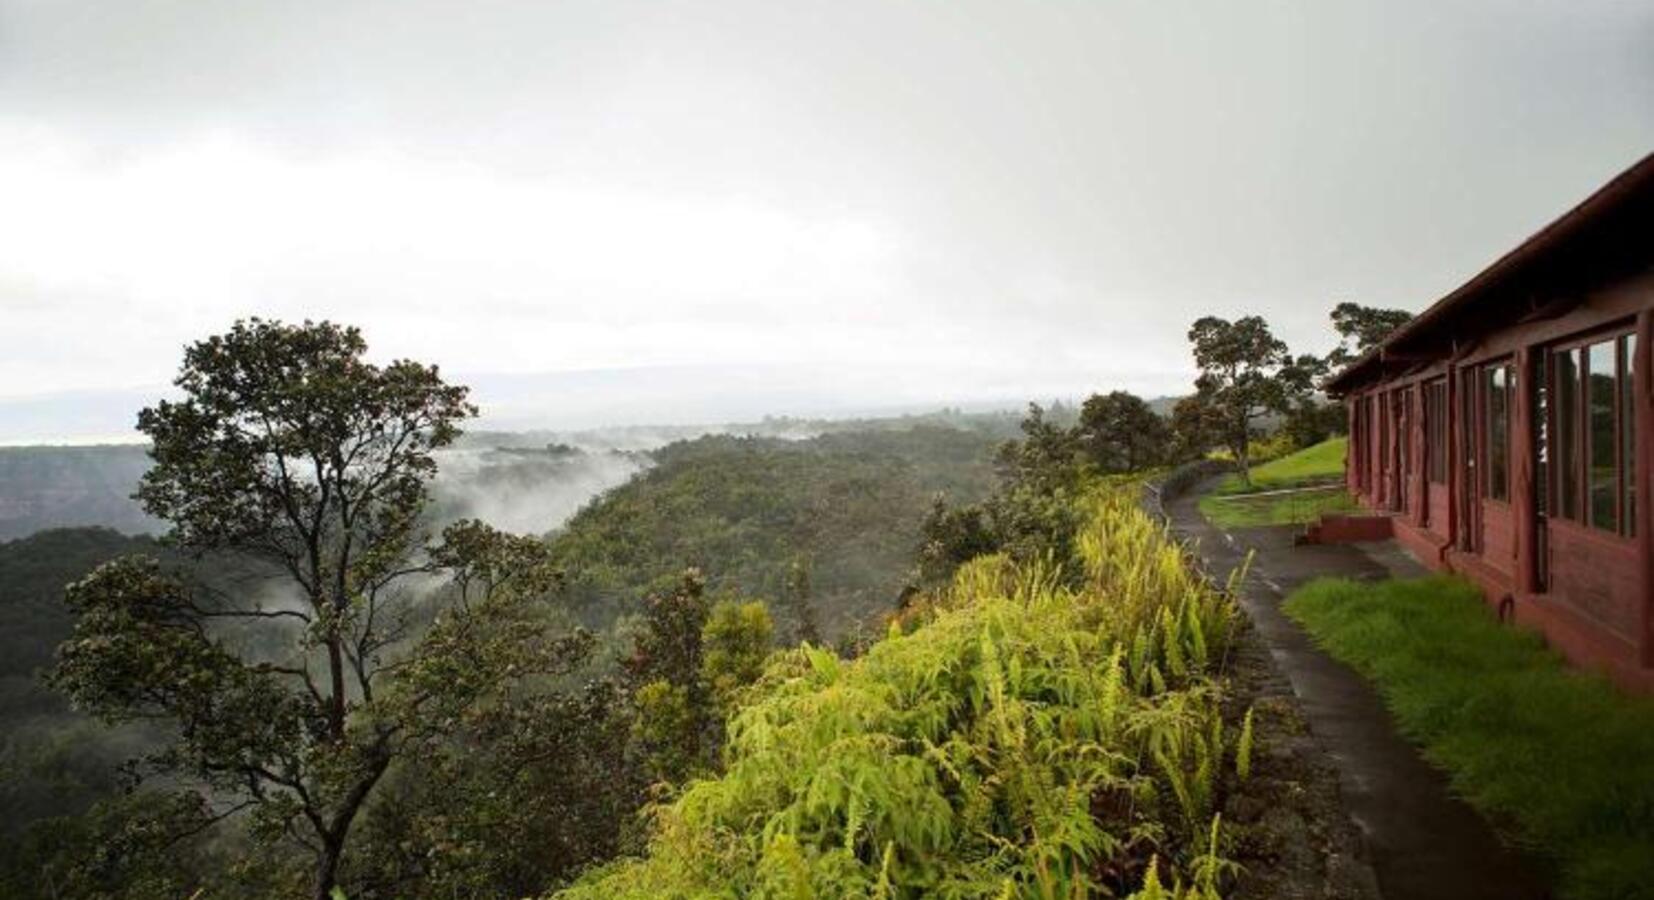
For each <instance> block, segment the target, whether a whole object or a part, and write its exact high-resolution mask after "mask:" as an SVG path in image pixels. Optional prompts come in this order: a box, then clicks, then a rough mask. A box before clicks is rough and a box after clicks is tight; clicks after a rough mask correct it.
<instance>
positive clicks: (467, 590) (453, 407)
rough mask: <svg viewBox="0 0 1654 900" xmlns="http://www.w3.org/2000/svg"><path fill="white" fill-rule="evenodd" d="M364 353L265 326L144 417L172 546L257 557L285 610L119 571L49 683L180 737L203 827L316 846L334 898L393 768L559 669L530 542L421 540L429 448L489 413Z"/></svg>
mask: <svg viewBox="0 0 1654 900" xmlns="http://www.w3.org/2000/svg"><path fill="white" fill-rule="evenodd" d="M366 350H367V346H366V343H365V341H364V340H363V339H362V336H361V334H360V333H359V332H358V331H357V330H356V329H354V328H347V327H341V326H338V325H334V324H330V323H326V322H322V323H311V322H305V323H304V324H302V325H286V324H282V323H280V322H271V321H260V320H258V319H253V320H249V321H245V322H238V323H236V325H235V326H234V327H233V328H232V329H231V330H230V331H229V332H228V333H226V334H223V335H219V336H215V337H211V338H208V339H207V340H204V341H201V342H199V343H196V344H194V345H192V346H191V347H189V348H187V349H186V351H185V355H184V363H183V367H182V370H181V372H180V374H179V376H178V378H177V381H176V384H177V386H178V387H179V388H180V389H181V390H182V392H183V395H184V396H183V399H182V400H179V401H177V402H172V401H163V402H162V403H160V404H158V405H156V406H154V407H151V408H149V409H145V410H144V411H143V412H142V413H141V414H140V415H139V419H138V427H139V429H140V430H141V431H143V432H144V433H145V434H146V435H147V436H148V437H149V439H150V440H151V442H152V445H153V449H152V450H151V453H152V455H153V457H154V460H155V465H154V467H153V468H152V469H151V470H150V471H149V473H148V474H147V475H145V476H144V479H143V481H142V484H141V486H140V487H139V490H138V494H137V497H138V499H139V500H140V501H141V502H142V504H143V505H144V507H145V509H146V510H147V511H148V512H149V513H150V514H152V515H155V516H157V517H159V518H162V519H165V520H167V521H168V522H170V523H171V524H172V531H171V532H170V535H169V540H170V541H171V542H172V543H174V544H175V545H176V546H178V547H179V548H181V549H182V550H185V551H188V552H190V553H193V554H197V555H200V554H208V553H215V552H229V553H234V554H236V555H238V556H244V557H250V558H253V559H257V560H262V561H263V562H264V563H266V564H268V565H270V566H272V567H273V568H274V569H275V570H276V571H278V572H279V573H280V575H279V576H277V577H279V579H280V580H282V581H284V582H285V583H286V586H287V591H288V595H289V596H290V597H291V600H290V601H289V600H279V601H278V600H273V599H272V598H273V597H277V596H281V595H280V594H278V593H277V592H274V591H272V590H270V589H269V586H268V585H257V586H253V587H248V588H246V589H242V590H232V591H223V590H207V589H204V588H203V587H202V586H200V585H196V584H192V583H189V582H186V581H184V580H182V579H180V578H177V577H175V576H173V575H171V574H169V573H168V572H166V571H164V570H163V569H162V568H161V567H160V566H159V565H158V564H157V563H156V562H155V561H154V560H152V559H145V558H141V557H127V558H123V559H121V560H117V561H115V562H113V563H110V564H107V565H105V566H103V567H102V568H100V569H98V570H97V571H96V572H95V573H94V574H92V575H91V576H89V577H88V578H86V579H85V580H83V581H81V582H79V583H77V584H76V585H74V586H73V588H72V589H71V590H70V592H69V597H68V599H69V602H70V604H71V606H72V607H74V609H75V611H76V612H77V613H78V614H79V617H80V618H79V621H78V624H77V626H76V629H75V633H74V636H73V637H72V638H71V639H70V640H69V641H67V642H65V643H64V644H63V646H62V647H61V648H60V651H59V662H58V666H57V669H56V671H55V674H54V679H55V681H56V683H57V685H59V686H60V687H61V688H62V689H64V690H65V691H66V692H67V693H68V694H69V695H70V696H71V698H72V699H74V700H75V702H76V703H78V704H79V705H80V706H81V707H83V708H86V709H89V710H91V711H92V712H94V713H96V714H98V715H100V716H102V717H103V718H105V719H107V720H111V721H128V720H135V719H146V720H159V721H163V722H167V723H170V724H171V725H172V726H173V727H174V729H175V735H176V737H175V740H174V741H173V743H172V744H171V746H170V747H169V748H168V749H167V750H166V751H165V752H162V753H160V754H157V755H155V756H153V757H152V758H150V760H149V763H150V766H151V769H150V771H155V772H159V773H161V774H164V775H165V776H166V779H167V783H181V782H182V783H192V784H194V785H197V786H200V788H203V789H205V791H204V793H203V794H202V796H207V797H211V798H212V799H213V805H214V808H213V810H212V811H211V813H210V818H218V817H224V816H228V815H231V814H233V813H235V812H237V811H241V810H247V811H249V812H250V813H251V814H252V833H253V834H255V835H257V836H259V837H262V838H265V839H269V840H287V841H290V842H292V843H295V844H297V845H299V846H302V847H304V848H306V849H307V850H308V851H309V852H310V853H311V854H312V855H313V860H314V866H313V878H312V884H311V890H312V893H313V895H314V896H315V897H318V898H323V897H327V896H328V895H329V893H330V892H331V891H332V889H333V888H334V887H335V886H337V885H338V884H339V880H340V867H341V863H342V861H343V859H344V856H345V852H346V847H347V844H348V842H349V838H350V835H351V831H352V827H353V825H354V824H355V823H356V822H357V821H358V818H359V815H360V813H361V812H362V810H363V809H364V807H365V805H366V804H367V802H368V800H369V798H370V797H371V796H373V794H374V791H375V788H376V786H377V785H378V784H379V783H380V781H381V779H382V778H383V776H384V775H385V774H386V772H387V771H388V770H389V769H390V768H391V767H392V765H393V763H395V762H397V761H398V760H401V759H404V758H407V757H409V756H411V755H417V754H419V753H421V752H422V750H424V749H428V748H429V747H430V746H432V745H433V744H434V743H437V742H441V741H443V740H444V739H445V737H446V736H447V735H448V734H449V733H450V732H451V730H452V729H453V728H454V727H455V724H456V723H457V722H458V721H459V718H460V713H461V712H462V711H464V710H467V709H470V708H473V707H475V706H476V705H477V704H481V703H484V702H485V701H486V699H487V698H488V697H490V696H500V695H503V694H505V693H507V692H508V689H509V686H510V685H511V684H512V683H513V682H514V680H515V679H518V678H521V677H526V676H527V675H528V674H529V673H531V672H533V671H534V670H536V669H547V670H555V669H556V668H557V666H558V665H559V664H560V661H561V660H562V659H563V658H564V656H566V654H565V653H562V652H559V651H557V650H555V649H553V648H550V647H547V646H543V645H542V635H540V633H539V632H538V631H536V630H535V628H534V627H533V625H532V623H529V622H526V621H523V620H520V619H517V618H515V617H513V616H509V615H506V612H507V610H508V608H509V607H510V606H511V605H512V604H517V603H521V602H524V598H528V597H532V596H535V595H537V594H540V593H543V592H544V591H545V590H546V589H548V588H549V586H550V585H551V583H552V579H553V578H554V575H553V573H552V572H551V571H550V568H549V566H548V565H547V561H546V557H545V553H544V548H543V547H541V546H540V545H539V544H538V542H535V541H531V540H527V539H509V538H507V537H506V536H502V535H500V534H498V533H497V532H494V531H493V530H492V529H489V528H487V527H486V526H482V525H480V524H478V523H463V524H461V525H457V526H453V527H451V528H450V529H448V530H447V531H446V532H445V534H444V538H443V540H442V542H441V543H440V544H438V545H437V546H435V547H427V546H426V543H425V542H426V540H427V535H426V534H425V532H424V530H423V528H422V526H421V511H422V509H423V508H424V506H425V503H426V499H427V484H428V482H429V480H430V478H431V477H432V476H433V474H434V473H435V470H436V462H435V460H434V458H433V455H432V454H433V451H435V450H437V449H438V448H441V447H443V446H445V445H447V444H449V443H451V442H452V441H453V440H454V438H455V437H456V436H457V435H458V433H459V430H458V424H459V423H460V422H461V421H462V420H463V419H465V418H466V417H468V416H470V415H473V414H474V413H475V408H474V407H473V406H472V405H471V404H470V403H468V402H467V400H466V389H465V388H463V387H458V386H453V385H449V384H446V383H444V382H443V380H442V379H441V377H440V376H439V375H438V373H437V370H436V368H435V367H432V366H425V365H421V364H418V363H415V362H411V361H396V362H392V363H389V364H388V365H384V366H379V365H375V364H371V363H369V362H367V361H366V360H365V359H364V356H365V353H366ZM444 575H446V576H451V577H452V579H453V580H452V581H451V582H447V583H450V584H452V587H451V588H449V590H448V591H447V592H446V593H442V594H439V595H437V596H436V597H433V593H432V585H433V576H436V578H437V579H439V581H438V583H443V582H442V581H441V580H440V579H443V578H444ZM438 598H441V602H439V600H438ZM433 609H435V610H438V611H437V612H436V614H435V618H434V621H433V622H432V623H431V624H430V626H429V627H428V628H427V629H426V630H425V631H424V632H423V634H422V635H420V636H418V637H415V636H414V635H413V634H412V631H411V625H413V624H414V623H415V621H416V620H419V619H421V617H424V618H428V617H429V616H430V614H431V612H432V611H433ZM502 622H504V623H509V626H508V627H504V628H503V630H501V628H500V627H496V626H498V625H499V623H502ZM251 634H256V639H255V640H250V639H249V638H248V636H249V635H251Z"/></svg>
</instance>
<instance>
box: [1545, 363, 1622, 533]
mask: <svg viewBox="0 0 1654 900" xmlns="http://www.w3.org/2000/svg"><path fill="white" fill-rule="evenodd" d="M1636 352H1637V339H1636V337H1635V336H1634V335H1630V334H1621V335H1616V336H1613V337H1608V338H1604V339H1599V340H1595V341H1591V342H1589V343H1587V344H1584V345H1581V346H1573V347H1566V348H1562V349H1559V350H1556V351H1554V352H1553V353H1552V354H1551V359H1552V364H1553V371H1554V378H1555V391H1554V394H1555V400H1554V402H1553V404H1552V405H1553V406H1554V409H1553V410H1551V416H1552V419H1553V421H1554V423H1555V434H1556V465H1555V466H1554V469H1555V475H1554V476H1553V480H1554V482H1555V485H1556V494H1557V510H1556V514H1557V515H1558V516H1559V517H1562V518H1566V519H1571V520H1573V521H1575V522H1580V523H1582V524H1586V525H1590V526H1591V527H1593V528H1597V529H1600V530H1602V531H1608V532H1613V533H1615V534H1623V535H1631V534H1634V533H1635V530H1636V529H1635V523H1634V519H1635V512H1636V501H1635V498H1634V492H1635V490H1636V430H1637V429H1636V408H1635V405H1634V401H1633V389H1632V384H1633V382H1632V375H1633V371H1632V367H1633V361H1634V359H1635V357H1636Z"/></svg>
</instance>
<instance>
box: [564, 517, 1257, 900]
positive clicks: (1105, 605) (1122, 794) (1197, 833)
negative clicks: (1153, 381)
mask: <svg viewBox="0 0 1654 900" xmlns="http://www.w3.org/2000/svg"><path fill="white" fill-rule="evenodd" d="M1133 497H1134V494H1133V493H1132V492H1127V491H1112V492H1100V493H1099V494H1098V495H1097V496H1096V497H1095V498H1094V499H1093V500H1092V501H1090V502H1089V503H1088V509H1089V513H1088V518H1087V521H1088V524H1087V526H1086V528H1085V530H1084V533H1083V534H1082V537H1081V539H1080V556H1081V561H1080V562H1079V563H1078V564H1079V565H1081V566H1082V568H1083V571H1084V573H1085V574H1084V578H1083V579H1082V584H1081V586H1080V587H1079V588H1078V589H1071V588H1067V587H1064V586H1062V584H1061V582H1060V581H1059V580H1058V579H1057V578H1055V577H1054V574H1053V572H1052V570H1051V569H1050V568H1049V567H1048V566H1037V565H1036V566H1018V565H1015V564H1012V563H1010V562H1009V561H1007V560H1006V559H1005V558H1003V557H997V556H995V557H984V558H979V559H977V560H976V561H974V562H972V563H970V564H967V565H966V566H965V567H964V568H962V569H961V570H960V572H959V574H958V576H957V578H956V580H955V582H954V584H953V586H952V587H951V589H950V590H948V591H946V592H944V593H943V594H942V595H941V596H939V597H936V598H932V599H931V600H930V601H929V602H921V603H919V604H918V605H917V606H916V607H915V608H913V609H911V610H910V611H909V614H908V619H907V620H906V621H905V622H904V623H903V624H904V625H905V627H906V628H907V629H910V630H908V631H907V633H899V632H893V633H892V635H891V636H889V637H887V638H886V639H884V640H882V641H880V642H879V643H877V644H875V645H874V646H873V647H872V648H871V650H870V651H869V652H868V653H867V654H866V655H865V656H863V657H861V658H859V659H856V660H852V661H846V660H840V659H838V658H836V657H834V656H833V655H832V654H831V653H828V652H825V651H819V650H798V651H789V652H787V653H783V654H780V655H778V656H776V657H774V658H772V661H771V664H770V667H769V671H768V673H767V674H766V676H765V678H764V679H763V680H762V681H760V682H759V684H758V685H757V686H756V687H755V688H754V689H753V694H752V696H750V697H749V699H748V702H747V703H746V705H745V706H744V707H743V708H742V709H741V710H739V711H738V712H737V713H736V714H735V716H734V717H733V718H732V720H731V724H730V739H729V743H728V746H727V747H726V751H725V771H724V773H723V774H722V775H720V776H718V777H716V778H712V779H709V780H704V781H698V782H694V783H691V784H690V785H689V786H688V787H687V788H686V789H685V790H684V792H683V793H682V795H681V796H679V797H678V798H677V799H676V800H674V801H672V802H670V803H667V804H665V805H663V806H661V807H659V808H657V809H656V810H655V811H654V816H653V821H654V835H653V837H652V839H651V842H650V845H649V851H648V854H647V855H646V856H645V857H644V858H642V859H637V860H629V861H621V862H618V863H615V864H612V865H610V866H608V867H605V868H604V869H602V870H599V871H597V872H594V873H592V874H591V875H589V876H588V877H587V878H586V879H584V880H583V881H582V882H581V883H580V884H579V885H577V886H575V887H574V888H573V889H571V890H570V891H569V892H567V896H568V897H570V898H599V900H620V898H629V897H638V898H644V897H648V898H655V897H668V898H669V897H690V896H774V897H779V896H786V897H807V896H817V897H851V896H862V897H867V896H873V897H917V896H938V895H940V896H956V897H995V896H1006V897H1009V896H1049V897H1059V896H1060V897H1068V896H1098V895H1105V896H1122V895H1125V894H1130V893H1131V892H1132V891H1133V890H1135V889H1137V888H1138V887H1139V886H1141V885H1143V883H1144V879H1145V877H1146V875H1145V871H1144V868H1143V867H1144V866H1145V865H1147V863H1148V859H1149V857H1150V855H1151V854H1152V855H1154V856H1156V857H1157V858H1158V871H1159V873H1160V877H1161V878H1162V879H1164V880H1165V881H1166V882H1167V883H1170V882H1171V881H1173V880H1174V879H1175V880H1181V881H1183V882H1184V883H1186V884H1187V883H1189V882H1190V881H1191V880H1195V881H1206V879H1203V878H1202V877H1201V875H1200V874H1199V873H1202V872H1216V871H1217V869H1218V866H1217V865H1216V864H1215V863H1214V862H1213V861H1211V860H1208V859H1207V857H1206V855H1205V851H1206V849H1207V847H1208V846H1209V838H1208V837H1207V835H1208V833H1209V831H1208V829H1209V828H1210V827H1212V826H1211V822H1212V820H1211V818H1210V817H1211V815H1212V809H1213V807H1214V805H1215V802H1216V800H1215V791H1214V787H1213V785H1214V782H1216V781H1217V780H1219V779H1220V778H1221V777H1222V776H1221V773H1223V772H1226V771H1228V770H1229V768H1230V763H1229V760H1231V759H1233V758H1234V755H1235V752H1236V751H1235V750H1234V746H1235V745H1234V742H1233V737H1234V736H1233V735H1232V734H1230V735H1225V734H1224V733H1223V731H1222V729H1221V724H1220V723H1221V719H1219V718H1218V713H1217V705H1216V699H1217V694H1216V693H1215V692H1214V690H1213V688H1214V684H1213V682H1212V680H1211V678H1212V676H1211V675H1210V674H1209V672H1210V667H1212V666H1214V665H1215V661H1216V660H1218V659H1221V658H1222V654H1223V649H1222V648H1223V647H1224V646H1225V644H1226V640H1227V635H1228V633H1229V631H1230V628H1231V627H1232V622H1233V617H1234V615H1235V613H1234V609H1233V607H1232V605H1231V604H1230V603H1229V601H1227V600H1226V599H1224V598H1223V597H1222V596H1221V595H1220V594H1219V593H1217V592H1216V591H1215V590H1213V589H1212V588H1211V587H1210V586H1208V585H1207V584H1206V583H1205V582H1203V581H1202V580H1201V579H1200V578H1199V577H1198V576H1197V575H1195V574H1194V573H1192V572H1190V571H1189V569H1188V568H1187V567H1186V566H1185V565H1184V561H1183V558H1182V556H1181V553H1180V551H1179V549H1178V548H1177V547H1176V546H1175V545H1174V544H1173V543H1171V542H1170V541H1168V540H1167V539H1166V537H1165V534H1164V532H1163V531H1162V530H1161V529H1160V528H1158V527H1157V526H1156V525H1155V524H1154V523H1153V522H1151V521H1150V520H1149V519H1148V518H1147V517H1146V516H1145V515H1143V514H1142V513H1141V512H1140V511H1138V510H1137V508H1136V506H1135V505H1134V501H1133ZM1226 751H1227V752H1226ZM1208 887H1209V883H1208ZM1103 890H1107V891H1111V892H1112V893H1107V894H1102V893H1101V892H1102V891H1103ZM1135 896H1139V897H1151V896H1152V897H1160V896H1163V895H1161V894H1159V893H1151V892H1149V891H1146V890H1145V891H1144V892H1143V893H1141V894H1137V895H1135ZM1179 896H1182V895H1181V894H1180V895H1179ZM1189 896H1195V895H1194V894H1190V895H1189ZM1200 896H1202V897H1215V896H1216V894H1215V892H1212V893H1202V894H1200Z"/></svg>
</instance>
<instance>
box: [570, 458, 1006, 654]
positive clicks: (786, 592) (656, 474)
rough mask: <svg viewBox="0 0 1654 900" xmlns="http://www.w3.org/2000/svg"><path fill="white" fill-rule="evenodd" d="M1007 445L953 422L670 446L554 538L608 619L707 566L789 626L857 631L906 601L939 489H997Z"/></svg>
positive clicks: (579, 606)
mask: <svg viewBox="0 0 1654 900" xmlns="http://www.w3.org/2000/svg"><path fill="white" fill-rule="evenodd" d="M996 444H997V441H995V440H994V436H993V435H992V434H984V433H980V432H973V431H965V430H960V429H956V428H947V427H940V426H922V427H917V428H912V429H909V430H906V431H873V432H855V433H831V434H826V435H821V436H819V437H816V438H812V439H809V440H803V441H782V440H778V439H773V438H745V437H732V436H709V437H702V438H698V439H696V440H692V441H681V442H678V443H675V444H670V445H668V446H666V447H664V448H662V449H661V450H659V451H657V452H656V454H655V458H656V460H657V464H656V465H655V467H654V468H653V469H651V470H649V471H648V472H646V473H644V474H643V475H640V476H639V477H637V478H635V479H633V480H632V481H630V482H628V483H627V484H625V485H623V486H621V487H619V488H616V489H615V490H613V491H610V492H609V493H607V494H605V495H603V496H602V497H600V498H599V499H598V500H596V501H594V502H593V503H592V504H590V505H589V506H588V507H586V508H585V509H583V510H581V511H580V512H579V513H578V514H577V515H575V516H574V518H573V519H571V520H570V521H569V522H568V524H567V526H566V527H565V528H563V529H562V530H561V531H560V532H558V533H557V534H556V535H555V536H554V538H553V541H552V548H551V553H552V558H553V560H554V562H555V563H556V564H557V565H558V566H559V567H560V568H561V569H562V570H563V571H565V572H567V573H568V581H567V584H566V585H565V587H564V594H563V596H564V600H565V602H566V603H567V604H568V605H569V607H570V608H571V609H573V610H575V611H576V612H577V614H578V615H580V616H581V618H582V620H583V621H585V622H586V623H587V624H588V625H589V626H591V627H607V626H608V625H610V624H612V623H613V622H614V621H615V619H616V618H617V617H618V616H621V615H627V614H634V615H635V614H638V613H640V612H641V611H642V610H641V608H640V601H641V599H642V598H643V597H644V596H645V595H647V594H649V593H651V592H655V591H659V590H664V589H667V588H669V587H670V585H671V584H672V583H674V582H675V581H676V580H677V578H678V577H679V574H680V573H681V572H683V570H684V569H686V568H691V567H694V568H698V569H700V570H701V571H702V572H703V573H705V577H706V578H707V590H708V591H709V592H711V593H713V594H720V593H737V594H740V595H742V596H744V597H748V598H756V599H764V600H768V601H771V606H772V612H774V613H776V614H778V615H780V616H781V617H782V619H781V621H780V622H778V623H777V624H778V627H779V628H780V629H781V633H783V634H794V633H796V632H798V631H800V630H805V631H812V630H813V631H816V632H818V633H819V634H820V635H822V636H824V637H826V638H827V639H833V638H836V637H838V636H841V635H845V634H847V633H852V632H854V631H855V630H856V629H857V627H858V626H859V624H860V623H863V622H868V621H872V620H874V619H876V618H877V617H878V616H879V615H882V614H884V613H887V612H889V611H890V610H892V609H893V608H895V606H896V602H897V600H898V598H899V597H900V596H901V593H902V590H903V588H904V587H905V586H906V585H907V584H908V582H909V580H910V578H911V572H912V567H913V557H914V551H915V549H916V546H917V544H918V534H919V528H920V525H921V523H922V522H923V521H924V518H925V515H926V513H927V511H929V510H930V508H931V506H932V504H933V503H934V502H935V499H936V498H937V497H938V496H944V497H947V498H950V499H953V500H956V501H960V502H966V503H969V502H972V501H975V500H979V499H981V498H983V497H985V496H987V495H988V494H989V493H990V492H991V491H992V489H993V486H994V478H995V476H994V469H993V465H992V460H993V451H994V448H995V446H996ZM805 605H807V606H808V607H810V608H809V609H804V608H803V607H804V606H805ZM812 617H813V621H812V620H811V619H812Z"/></svg>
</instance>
